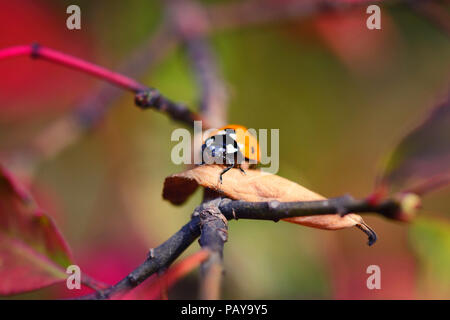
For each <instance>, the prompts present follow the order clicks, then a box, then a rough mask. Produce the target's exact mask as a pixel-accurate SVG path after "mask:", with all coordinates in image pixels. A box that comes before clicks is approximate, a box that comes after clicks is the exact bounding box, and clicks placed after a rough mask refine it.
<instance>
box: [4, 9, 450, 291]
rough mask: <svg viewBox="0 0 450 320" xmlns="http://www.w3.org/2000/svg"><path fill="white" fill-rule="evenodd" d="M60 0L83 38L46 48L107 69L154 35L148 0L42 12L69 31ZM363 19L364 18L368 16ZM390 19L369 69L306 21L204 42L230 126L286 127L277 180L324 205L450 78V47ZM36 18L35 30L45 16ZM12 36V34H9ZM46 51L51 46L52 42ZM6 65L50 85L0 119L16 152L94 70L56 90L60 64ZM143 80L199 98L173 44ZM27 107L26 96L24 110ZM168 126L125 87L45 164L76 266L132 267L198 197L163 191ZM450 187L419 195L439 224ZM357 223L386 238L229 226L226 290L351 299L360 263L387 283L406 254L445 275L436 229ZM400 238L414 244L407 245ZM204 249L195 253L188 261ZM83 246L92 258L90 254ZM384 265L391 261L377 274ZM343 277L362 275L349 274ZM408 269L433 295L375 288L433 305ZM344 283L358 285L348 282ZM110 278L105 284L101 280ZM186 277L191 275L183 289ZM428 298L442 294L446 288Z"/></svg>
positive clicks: (364, 187)
mask: <svg viewBox="0 0 450 320" xmlns="http://www.w3.org/2000/svg"><path fill="white" fill-rule="evenodd" d="M25 2H26V1H25ZM69 2H70V4H76V3H79V4H80V5H81V7H82V14H83V18H82V19H83V20H82V25H83V29H82V37H81V40H76V39H75V34H76V33H74V32H70V31H67V30H59V31H60V32H61V33H62V36H63V37H64V38H65V39H66V41H69V42H70V41H72V44H71V45H67V46H66V45H65V44H64V43H63V44H59V45H55V47H56V48H58V49H61V50H64V51H66V52H69V53H74V54H77V55H78V56H80V57H83V58H86V59H89V60H91V61H94V62H97V63H100V64H102V65H105V66H108V67H111V68H114V67H116V66H118V65H119V64H120V61H121V60H122V59H126V57H127V54H128V53H129V52H131V51H132V49H133V48H135V47H136V46H138V45H139V44H140V43H141V42H142V41H144V40H145V39H147V37H149V36H151V33H152V31H154V30H155V27H156V25H157V24H158V22H160V21H161V18H162V16H161V11H160V7H159V4H158V2H157V1H145V0H133V1H127V2H124V1H95V2H94V1H60V0H58V1H49V0H48V1H44V0H42V1H40V2H39V3H40V5H41V6H42V8H43V9H42V10H43V11H49V12H51V14H52V15H53V16H54V17H56V18H55V19H56V20H57V21H59V23H61V24H63V23H64V21H65V20H64V19H65V10H64V8H65V6H66V3H69ZM23 12H25V13H26V10H25V9H24V10H23ZM0 15H1V16H3V15H4V13H3V15H2V13H0ZM360 15H361V16H362V17H364V13H363V12H362V13H360ZM383 15H386V17H389V18H388V20H389V23H390V26H389V30H390V32H391V34H390V36H389V37H386V39H383V41H386V42H385V43H384V47H385V48H389V50H388V51H386V52H385V51H383V50H382V51H381V54H379V55H376V56H374V57H372V58H371V60H369V63H370V64H373V66H372V67H370V68H366V67H364V66H366V65H365V64H363V65H360V64H359V65H349V64H348V63H347V62H345V61H343V60H342V59H341V58H340V56H339V55H337V54H336V51H335V50H336V49H335V48H333V47H331V46H330V45H329V43H327V41H326V39H325V38H323V37H322V36H321V35H320V33H319V32H318V31H317V29H316V27H315V25H314V24H315V18H314V17H313V18H310V19H304V20H300V21H296V22H291V23H281V24H275V25H270V26H258V27H251V28H245V29H242V30H235V31H224V32H221V33H220V34H215V35H213V36H212V37H211V41H212V44H213V47H214V49H215V50H216V53H217V56H218V60H219V61H220V64H221V69H222V73H223V75H224V77H225V79H226V81H227V83H228V85H229V88H230V93H231V99H230V109H229V122H230V123H240V124H243V125H246V126H247V127H251V128H256V129H258V128H279V129H280V171H279V175H281V176H284V177H286V178H288V179H291V180H294V181H297V182H299V183H301V184H302V185H304V186H306V187H308V188H311V189H312V190H314V191H317V192H319V193H321V194H324V195H327V196H337V195H341V194H344V193H351V194H352V195H354V196H355V197H363V196H366V195H367V194H369V193H370V192H371V191H372V189H373V185H374V181H375V178H376V176H377V175H378V174H379V173H380V169H381V161H380V160H381V159H383V157H384V156H385V155H386V154H387V153H388V152H389V151H391V150H392V147H393V146H395V145H396V144H397V143H398V141H400V139H401V138H402V137H403V136H404V135H405V134H406V133H407V132H408V131H409V130H410V129H412V128H413V127H414V126H415V125H416V124H417V123H418V122H419V121H420V120H421V119H422V117H423V114H424V111H425V110H426V109H425V107H426V106H430V105H431V104H433V102H434V101H435V100H434V99H435V98H436V93H437V92H439V91H440V90H442V89H445V84H446V81H447V80H448V79H447V77H448V70H449V69H450V68H449V67H450V59H449V57H450V42H449V41H448V38H446V37H445V35H444V34H442V33H441V32H440V31H439V30H437V29H436V28H435V27H433V26H432V25H431V24H429V23H428V22H427V21H426V20H424V19H423V18H421V17H419V16H417V15H415V14H413V13H412V12H410V11H409V10H408V9H405V8H404V7H402V6H395V7H392V8H389V9H383ZM35 23H36V25H38V24H39V21H35ZM332 26H333V25H332V24H331V27H330V28H331V29H330V30H329V31H330V32H331V33H332V32H333V27H332ZM15 28H17V27H11V30H10V33H11V34H12V35H14V32H16V31H15ZM61 28H64V27H63V26H61ZM35 29H38V28H29V29H27V32H28V33H27V35H26V37H23V38H21V37H20V36H16V37H15V38H14V39H13V40H14V41H13V42H14V43H23V42H29V41H31V40H29V38H31V37H32V36H33V34H34V33H35V32H36V31H35ZM17 32H18V31H17ZM348 32H351V30H349V31H348ZM376 32H377V31H370V32H369V31H367V32H363V33H361V32H358V33H355V34H351V35H350V37H353V38H354V39H355V40H357V37H368V38H367V39H366V40H365V42H366V43H370V42H371V39H372V38H371V37H377V39H378V38H379V37H380V35H377V34H376ZM381 32H383V31H381ZM36 36H37V37H38V36H39V34H38V33H36ZM77 37H80V36H79V35H78V36H77ZM35 40H38V41H39V39H35ZM11 41H12V40H11ZM11 41H10V42H9V43H8V44H9V45H11V43H12V42H11ZM77 41H79V42H77ZM374 41H375V40H374ZM376 41H378V40H376ZM49 42H50V43H44V44H49V45H52V44H54V43H53V42H51V41H49ZM78 43H84V44H85V45H84V46H87V47H88V50H86V51H85V52H83V51H81V52H80V51H76V50H72V48H73V47H76V46H77V44H78ZM69 44H70V43H69ZM86 44H87V45H86ZM5 45H6V44H5ZM2 46H3V42H2ZM383 52H385V53H386V54H383ZM362 61H364V60H362ZM8 63H13V64H14V65H15V66H19V65H20V66H21V68H20V69H18V70H17V71H16V72H15V73H16V74H17V75H18V74H20V73H21V72H24V70H25V71H26V70H28V71H27V72H29V73H30V74H32V75H34V78H33V79H34V80H33V81H34V82H36V81H38V82H39V85H40V86H41V87H46V86H49V87H50V90H48V91H47V92H46V93H45V94H41V95H39V94H38V93H35V95H34V96H33V101H32V105H33V110H37V111H36V112H28V111H27V112H23V113H21V116H20V117H15V118H14V119H13V118H10V117H9V116H8V114H7V113H5V112H3V113H1V116H0V148H1V150H6V149H8V150H9V149H12V148H13V147H18V146H20V145H21V144H23V142H24V141H26V140H27V138H30V137H32V136H33V135H34V134H35V133H36V132H38V129H39V128H36V127H35V125H34V123H36V122H38V123H40V125H41V126H45V125H46V124H47V123H50V121H51V120H52V119H54V118H56V117H57V116H58V115H61V114H62V113H63V112H66V111H67V110H69V109H70V108H71V107H72V106H73V105H74V104H73V101H76V100H77V99H78V98H80V97H82V96H83V94H85V93H86V92H88V91H89V90H88V89H89V88H90V87H95V86H96V85H97V83H96V82H95V81H93V80H92V79H91V78H90V77H88V76H85V75H80V74H78V73H76V72H73V71H70V70H65V69H64V70H62V71H61V74H63V75H64V76H63V77H62V78H59V82H60V83H61V84H60V85H58V84H57V85H56V87H55V86H54V85H55V84H54V82H55V81H54V80H51V79H49V78H51V76H50V75H51V74H49V75H48V76H47V74H46V73H44V70H55V69H58V68H60V67H59V66H56V67H55V66H50V65H49V64H48V63H44V62H39V61H29V60H26V59H16V60H14V61H11V62H8ZM5 64H6V63H3V62H2V64H0V73H1V72H4V71H2V70H3V68H6V66H5ZM35 64H39V68H38V67H35ZM35 68H36V69H35ZM30 70H31V71H30ZM58 70H60V69H58ZM55 72H56V71H55ZM58 72H59V71H58ZM43 74H45V76H43ZM53 76H54V77H58V76H59V74H56V75H53ZM142 80H143V81H145V83H148V84H150V85H152V86H154V87H156V88H158V89H159V90H160V91H161V92H163V93H164V94H165V95H167V96H168V97H171V98H172V99H173V100H176V101H182V102H185V103H187V104H188V105H189V106H191V107H192V108H196V107H197V105H198V98H197V97H198V89H197V88H196V83H195V81H194V77H193V75H192V72H191V69H190V65H189V62H188V60H187V59H186V57H185V56H184V53H183V50H182V48H179V49H177V50H176V51H175V52H173V53H171V54H170V55H169V56H167V57H166V59H165V60H164V61H163V62H162V63H161V64H160V65H159V66H158V67H157V68H156V70H155V71H154V72H153V73H152V74H148V75H147V76H146V77H145V78H144V79H142ZM72 81H75V82H74V83H78V84H79V85H78V86H80V88H79V90H78V86H73V87H72V85H71V83H72ZM52 86H53V87H52ZM60 86H61V87H63V86H66V87H67V86H68V87H70V90H67V91H65V92H64V93H63V94H59V93H58V92H55V91H58V90H59V88H60ZM21 89H22V90H23V91H25V92H24V93H22V94H21V95H22V96H27V93H28V91H31V92H34V91H33V90H34V89H33V88H32V84H31V85H30V84H29V86H28V87H26V86H22V87H21ZM54 94H57V95H54ZM2 95H3V93H2V91H0V100H2V101H4V100H3V98H2ZM23 99H24V98H21V99H19V100H17V101H15V100H14V99H8V100H5V101H7V102H8V103H7V105H8V108H9V110H12V109H14V108H20V107H22V109H23V107H24V102H23V101H24V100H23ZM30 103H31V101H27V104H25V105H26V106H27V105H28V104H30ZM25 110H28V109H25ZM38 111H39V112H38ZM32 124H33V125H32ZM177 127H178V124H177V123H174V122H173V121H171V120H169V119H168V118H167V117H166V116H165V115H163V114H160V113H157V112H153V111H145V112H142V111H140V110H138V109H137V108H135V107H134V106H133V101H132V96H131V95H130V94H125V95H124V96H123V98H121V99H120V100H119V101H117V103H116V104H115V108H114V109H112V111H111V112H110V114H108V116H107V118H106V119H105V121H104V123H103V124H102V126H101V127H100V128H99V129H98V130H96V131H94V132H90V133H89V134H88V135H86V136H85V137H84V138H83V139H82V140H81V141H79V142H78V143H77V144H75V145H74V146H72V147H70V148H69V149H67V150H65V151H64V152H63V153H61V154H59V155H58V156H57V157H56V158H55V159H51V160H49V161H48V162H46V163H45V164H43V165H42V166H41V167H40V169H39V171H38V174H37V177H36V179H35V188H36V189H39V190H44V193H45V198H46V199H47V203H49V204H51V205H52V206H53V207H54V208H56V210H54V211H52V212H54V213H58V214H55V219H56V221H57V224H58V226H60V227H61V229H62V231H63V234H64V235H65V237H66V239H67V240H68V242H69V243H70V244H71V246H72V248H73V252H74V254H75V257H76V258H77V261H79V264H80V266H81V268H82V269H83V270H87V272H91V273H94V274H95V275H101V271H99V270H101V269H102V268H103V269H111V268H114V265H115V263H114V261H124V260H125V258H124V256H123V255H120V254H119V247H126V248H129V251H130V253H129V255H128V257H129V256H132V257H131V258H128V260H127V261H132V262H136V261H138V262H139V261H140V260H143V259H144V258H145V253H146V252H145V250H147V248H150V247H153V246H155V245H157V244H159V243H161V242H162V241H164V240H165V239H166V238H167V237H169V236H170V235H171V234H173V233H174V232H175V230H177V229H178V228H179V227H181V225H182V224H184V223H185V222H186V221H187V219H188V218H189V215H190V214H191V212H192V209H193V208H194V207H195V206H196V205H197V204H198V203H199V202H200V201H201V196H202V195H201V193H200V192H198V193H197V194H196V196H195V197H193V198H191V199H190V200H189V202H188V204H186V205H184V206H183V207H174V206H171V205H170V204H169V203H166V202H163V201H162V198H161V191H162V184H163V181H164V178H165V177H166V176H168V175H170V174H172V173H174V172H177V171H181V170H183V168H182V167H180V166H175V165H173V164H172V163H171V161H170V150H171V147H172V146H173V144H172V143H171V141H170V135H171V132H172V130H173V129H175V128H177ZM448 191H449V190H448V188H447V189H446V190H444V191H442V192H440V193H438V194H436V195H433V196H432V197H430V201H425V206H426V208H427V209H428V210H429V211H431V212H433V215H436V216H438V215H439V213H438V212H445V213H446V217H447V218H448V217H449V216H448V212H450V201H449V197H448ZM431 200H432V201H431ZM42 201H43V200H41V202H42ZM437 209H439V210H437ZM427 215H428V213H427ZM424 216H425V214H424ZM365 220H366V221H367V222H368V223H369V224H370V225H372V226H373V227H374V229H375V230H377V232H378V234H379V236H380V241H379V243H377V244H376V245H375V246H374V247H372V248H368V247H367V246H366V245H365V239H364V238H363V237H362V235H361V234H360V232H358V231H355V230H345V231H338V232H328V231H323V230H313V229H308V228H302V227H299V226H295V225H291V224H288V223H283V222H280V223H277V224H274V223H270V222H255V221H239V222H230V226H229V228H230V230H229V232H230V237H229V243H227V245H226V248H225V263H226V270H227V272H226V280H225V288H224V291H225V295H224V297H225V298H280V299H295V298H333V297H339V298H346V297H350V296H351V292H367V291H368V290H367V288H366V284H365V276H366V275H365V270H366V268H367V266H368V265H369V264H381V265H383V266H384V267H383V268H389V270H385V271H383V269H382V272H386V273H389V274H391V275H392V279H394V278H395V276H396V275H401V274H404V273H403V272H404V270H401V269H395V268H396V263H394V262H398V265H403V264H402V261H409V260H410V259H411V257H417V258H418V259H419V262H420V263H421V264H423V265H432V266H434V267H436V268H438V269H439V270H442V272H444V273H445V272H446V271H445V269H444V267H445V266H446V264H447V265H448V261H447V260H446V259H447V258H448V252H449V251H448V248H447V247H445V245H446V244H444V243H445V241H447V240H448V237H447V238H445V239H447V240H445V239H444V236H443V235H441V232H442V231H439V230H441V229H440V227H439V225H436V224H434V223H431V222H429V223H428V224H427V220H426V218H425V217H424V218H423V220H421V222H420V223H418V224H416V225H414V226H413V228H412V232H411V233H410V234H409V237H408V226H407V225H403V224H395V223H392V222H390V221H386V220H383V219H381V218H378V217H370V216H369V217H367V218H365ZM421 225H422V227H421ZM433 230H434V231H433ZM442 234H443V233H442ZM435 235H439V236H435ZM422 237H424V239H425V240H424V241H423V242H422ZM426 239H428V240H426ZM409 241H411V242H412V243H413V244H414V245H413V246H412V247H411V246H410V244H409ZM431 241H433V246H434V247H435V248H436V250H433V251H429V252H428V251H427V250H425V249H428V247H425V246H427V245H431ZM434 241H436V242H434ZM441 242H442V243H441ZM434 243H436V244H434ZM438 248H442V250H438ZM445 248H447V250H445ZM197 249H198V246H197V245H196V244H194V245H193V246H191V248H190V249H189V250H188V251H187V252H186V254H189V253H192V252H193V251H195V250H197ZM96 250H97V252H105V251H108V250H109V251H108V252H114V250H116V251H117V252H118V253H117V257H115V259H113V258H111V259H109V260H108V259H102V258H99V259H98V263H97V265H96V266H95V268H94V267H92V266H91V265H92V264H90V263H89V262H91V261H93V259H92V255H94V256H95V252H96ZM424 250H425V251H427V252H425V253H424ZM86 251H89V252H91V253H92V254H91V255H90V256H87V255H85V254H84V252H86ZM186 254H185V255H186ZM98 256H99V257H102V255H101V254H98ZM385 261H391V262H393V263H391V264H386V266H385V265H384V264H383V263H384V262H385ZM445 263H446V264H445ZM117 264H118V265H119V262H117ZM134 265H135V264H134ZM404 265H407V266H409V264H404ZM120 266H121V268H120V270H118V271H117V272H116V273H114V275H115V277H116V278H117V279H118V278H119V277H120V276H123V275H125V274H126V272H127V271H130V270H131V268H132V267H133V264H132V263H129V264H126V266H123V265H122V264H120ZM118 268H119V267H118ZM96 270H97V271H96ZM349 270H354V271H355V270H358V271H357V272H359V273H358V276H357V275H356V274H351V273H350V271H349ZM411 270H415V269H411ZM111 272H112V271H111ZM355 272H356V271H355ZM411 272H413V271H411ZM414 272H415V271H414ZM349 273H350V274H349ZM447 273H448V268H447ZM415 276H416V278H417V279H419V281H418V282H419V283H420V281H422V282H426V284H427V285H426V287H424V286H422V287H421V288H422V289H421V290H417V292H416V293H414V294H413V293H410V292H409V291H408V290H409V289H410V285H406V284H405V283H408V284H409V282H411V281H415V280H416V279H414V278H412V277H401V276H399V277H398V278H397V282H393V283H395V284H396V287H398V288H406V289H401V290H403V291H401V290H400V289H399V290H397V291H395V290H391V291H389V290H390V289H386V290H385V291H383V290H381V292H380V293H379V294H378V295H377V296H376V297H377V298H383V297H389V298H402V297H405V296H406V295H407V294H408V295H409V297H411V296H410V294H411V295H413V296H412V297H414V298H420V297H427V296H429V292H430V291H431V292H432V291H433V290H434V288H437V287H440V286H441V279H434V278H433V279H431V278H428V277H426V274H425V273H424V272H423V270H419V271H417V274H415ZM105 277H106V276H105ZM353 278H355V279H360V278H361V279H362V280H361V281H351V279H353ZM113 279H114V278H113V276H111V277H109V278H108V279H106V280H108V281H111V282H112V281H113ZM183 281H187V282H186V284H185V285H183ZM402 281H403V282H404V283H403V282H402ZM193 286H194V287H195V282H194V284H192V278H191V277H189V278H187V279H185V280H182V281H181V283H180V284H179V285H177V286H175V288H174V290H173V291H174V292H173V293H172V296H174V297H186V296H188V297H192V292H194V291H193V289H192V287H193ZM413 286H415V285H413ZM387 287H389V286H387ZM389 288H392V287H389ZM183 290H185V291H183ZM347 293H348V294H347ZM48 296H52V292H49V290H46V291H44V292H43V293H42V294H39V293H36V294H35V295H34V297H48ZM362 296H364V295H363V294H362ZM169 297H170V296H169ZM436 298H450V295H449V293H448V292H446V293H442V295H439V296H436Z"/></svg>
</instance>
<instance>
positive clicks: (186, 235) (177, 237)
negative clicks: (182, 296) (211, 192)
mask: <svg viewBox="0 0 450 320" xmlns="http://www.w3.org/2000/svg"><path fill="white" fill-rule="evenodd" d="M199 235H200V218H199V217H198V216H194V217H193V218H192V219H191V221H189V222H188V223H187V224H186V225H184V226H183V227H182V228H181V229H180V230H179V231H178V232H176V233H175V234H174V235H173V236H171V237H170V238H169V239H168V240H167V241H165V242H164V243H163V244H161V245H160V246H159V247H157V248H154V249H151V250H150V253H149V255H148V257H147V259H146V260H145V262H144V263H142V264H141V265H140V266H138V267H137V268H136V269H135V270H133V271H132V272H131V273H130V274H129V275H128V276H127V277H125V278H124V279H122V280H121V281H119V282H118V283H117V284H115V285H114V286H112V287H109V288H107V289H104V290H101V291H98V292H96V293H94V294H90V295H87V296H84V297H81V298H80V299H88V300H97V299H112V298H114V299H116V298H120V297H121V296H123V295H124V294H126V293H127V292H128V291H130V290H131V289H133V288H135V287H136V286H137V285H139V284H140V283H141V282H143V281H144V280H145V279H147V278H148V277H150V276H151V275H153V274H155V273H157V272H158V271H160V270H162V269H166V268H167V267H168V266H169V265H170V264H171V263H172V262H173V261H174V260H175V259H176V258H177V257H178V256H179V255H180V254H181V253H183V251H184V250H186V249H187V248H188V247H189V246H190V245H191V243H192V242H193V241H194V240H195V239H196V238H197V237H198V236H199Z"/></svg>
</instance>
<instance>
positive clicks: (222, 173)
mask: <svg viewBox="0 0 450 320" xmlns="http://www.w3.org/2000/svg"><path fill="white" fill-rule="evenodd" d="M233 167H234V164H233V165H231V166H229V167H227V168H225V169H223V171H222V172H221V173H220V176H219V180H220V184H222V176H223V175H224V174H225V173H227V172H228V170H230V169H231V168H233Z"/></svg>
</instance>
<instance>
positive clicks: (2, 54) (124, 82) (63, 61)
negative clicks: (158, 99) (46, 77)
mask: <svg viewBox="0 0 450 320" xmlns="http://www.w3.org/2000/svg"><path fill="white" fill-rule="evenodd" d="M19 56H30V57H32V58H39V59H43V60H47V61H50V62H54V63H57V64H60V65H63V66H65V67H69V68H72V69H75V70H78V71H81V72H85V73H88V74H90V75H93V76H94V77H97V78H99V79H102V80H105V81H108V82H110V83H112V84H114V85H116V86H119V87H122V88H124V89H126V90H130V91H133V92H134V93H138V92H141V91H145V90H148V88H147V87H146V86H145V85H143V84H141V83H139V82H137V81H136V80H133V79H131V78H129V77H127V76H124V75H122V74H120V73H117V72H113V71H110V70H108V69H106V68H103V67H101V66H98V65H96V64H93V63H90V62H87V61H84V60H82V59H79V58H76V57H74V56H71V55H68V54H65V53H62V52H59V51H56V50H53V49H50V48H46V47H42V46H40V45H37V44H33V45H21V46H15V47H9V48H5V49H1V50H0V60H2V59H7V58H13V57H19Z"/></svg>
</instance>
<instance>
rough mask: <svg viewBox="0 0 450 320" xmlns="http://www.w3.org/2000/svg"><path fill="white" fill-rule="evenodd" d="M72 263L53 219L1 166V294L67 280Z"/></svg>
mask: <svg viewBox="0 0 450 320" xmlns="http://www.w3.org/2000/svg"><path fill="white" fill-rule="evenodd" d="M70 264H71V254H70V252H69V249H68V247H67V245H66V243H65V241H64V239H63V238H62V236H61V234H60V233H59V231H58V229H57V228H56V226H55V224H54V222H53V220H52V219H51V218H50V217H49V216H48V215H46V214H45V213H44V212H43V210H42V209H40V208H39V207H38V205H37V204H36V203H35V202H34V200H33V198H32V196H31V195H30V194H29V193H28V192H27V191H26V189H25V188H24V187H23V186H22V185H21V184H20V183H18V182H17V181H16V180H15V179H14V178H13V177H12V175H11V174H10V173H9V172H7V171H6V170H5V169H3V168H2V167H0V279H1V281H0V294H1V295H8V294H16V293H21V292H25V291H30V290H35V289H39V288H42V287H45V286H48V285H51V284H53V283H56V282H59V281H63V280H65V279H66V277H67V275H66V273H65V268H66V267H67V266H68V265H70Z"/></svg>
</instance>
